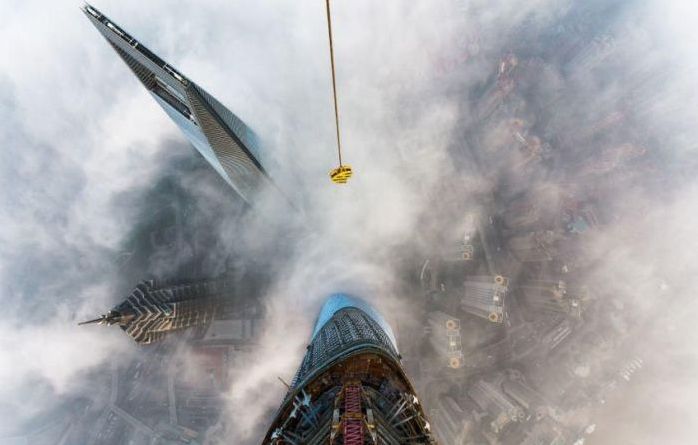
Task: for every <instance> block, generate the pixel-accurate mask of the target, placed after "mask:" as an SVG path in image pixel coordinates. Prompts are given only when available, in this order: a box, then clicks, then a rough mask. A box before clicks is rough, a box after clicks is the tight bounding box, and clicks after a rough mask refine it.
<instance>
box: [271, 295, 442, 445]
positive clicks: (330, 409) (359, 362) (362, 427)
mask: <svg viewBox="0 0 698 445" xmlns="http://www.w3.org/2000/svg"><path fill="white" fill-rule="evenodd" d="M328 443H329V444H348V445H359V444H378V443H380V444H395V445H397V444H432V443H434V439H433V436H432V434H431V431H430V427H429V423H428V422H427V420H426V418H425V415H424V412H423V410H422V407H421V405H420V402H419V399H418V398H417V396H416V395H415V391H414V388H413V387H412V385H411V383H410V381H409V380H408V379H407V377H406V375H405V373H404V371H403V369H402V367H401V365H400V354H399V352H398V349H397V344H396V342H395V337H394V335H393V332H392V330H391V328H390V326H389V325H388V323H387V322H386V321H385V320H384V319H383V317H382V316H381V315H380V314H379V313H378V312H377V311H376V310H375V309H373V307H371V306H370V305H369V304H368V303H366V302H365V301H363V300H361V299H359V298H355V297H352V296H348V295H344V294H336V295H333V296H331V297H330V298H329V299H328V300H327V302H326V303H325V305H324V307H323V308H322V310H321V311H320V315H319V316H318V320H317V323H316V325H315V329H314V330H313V333H312V336H311V340H310V344H309V345H308V348H307V352H306V354H305V357H303V361H302V362H301V365H300V368H299V369H298V372H297V373H296V376H295V378H294V380H293V382H292V384H291V385H290V388H289V391H288V393H287V395H286V397H285V398H284V400H283V402H282V404H281V407H280V408H279V410H278V412H277V414H276V417H275V419H274V421H273V422H272V425H271V427H270V428H269V430H268V432H267V434H266V437H265V438H264V441H263V444H274V445H281V444H308V445H311V444H328Z"/></svg>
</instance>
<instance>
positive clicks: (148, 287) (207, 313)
mask: <svg viewBox="0 0 698 445" xmlns="http://www.w3.org/2000/svg"><path fill="white" fill-rule="evenodd" d="M231 285H232V282H231V281H229V280H226V279H220V280H210V281H202V282H196V283H188V284H178V285H165V286H159V285H157V284H156V283H155V281H153V280H148V281H143V282H141V283H140V284H138V286H136V288H135V289H134V290H133V292H131V295H129V296H128V297H127V298H126V299H125V300H124V301H123V302H121V303H120V304H118V305H117V306H115V307H114V308H113V309H111V310H110V311H109V312H107V313H106V314H104V315H102V316H101V317H99V318H96V319H94V320H90V321H86V322H83V323H80V324H89V323H99V324H104V325H108V326H112V325H117V326H119V327H120V328H121V329H123V330H124V332H126V333H127V334H128V335H129V336H130V337H131V338H133V340H135V341H136V342H137V343H142V344H149V343H153V342H155V341H157V340H160V339H162V338H163V337H165V335H167V334H168V333H170V332H173V331H180V330H183V329H187V328H192V327H201V328H202V329H203V328H205V327H206V326H208V325H209V324H210V323H211V321H212V320H213V319H214V317H215V315H216V313H217V312H218V311H219V310H220V309H221V308H222V307H223V304H224V302H225V297H226V295H228V293H229V292H230V291H231V289H232V288H231ZM250 335H251V334H250Z"/></svg>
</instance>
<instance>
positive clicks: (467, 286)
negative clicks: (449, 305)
mask: <svg viewBox="0 0 698 445" xmlns="http://www.w3.org/2000/svg"><path fill="white" fill-rule="evenodd" d="M508 286H509V280H507V279H506V278H504V277H502V276H500V275H496V276H472V277H468V278H467V279H466V280H465V282H464V283H463V295H462V297H461V300H460V307H461V309H463V310H464V311H466V312H468V313H470V314H473V315H476V316H478V317H481V318H485V319H487V320H489V321H491V322H493V323H502V322H503V321H504V316H505V313H506V312H505V298H506V293H507V290H508Z"/></svg>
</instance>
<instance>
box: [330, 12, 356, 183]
mask: <svg viewBox="0 0 698 445" xmlns="http://www.w3.org/2000/svg"><path fill="white" fill-rule="evenodd" d="M325 5H326V6H327V32H328V34H329V36H330V66H331V67H332V93H333V97H334V123H335V128H336V130H337V155H338V157H339V167H337V168H333V169H332V171H330V179H331V180H332V182H334V183H335V184H346V183H347V181H348V180H349V178H351V175H352V173H353V172H352V170H351V166H350V165H346V164H342V143H341V139H340V137H339V108H338V106H337V80H336V75H335V69H334V49H333V47H332V16H331V14H330V0H325Z"/></svg>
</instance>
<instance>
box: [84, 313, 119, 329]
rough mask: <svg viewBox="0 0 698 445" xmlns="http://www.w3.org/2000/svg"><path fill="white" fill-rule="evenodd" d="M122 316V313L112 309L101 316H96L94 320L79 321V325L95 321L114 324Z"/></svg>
mask: <svg viewBox="0 0 698 445" xmlns="http://www.w3.org/2000/svg"><path fill="white" fill-rule="evenodd" d="M122 318H123V315H122V314H121V313H119V312H117V311H113V310H112V311H109V312H107V313H106V314H103V315H100V317H99V318H95V319H94V320H87V321H83V322H81V323H78V326H82V325H85V324H94V323H99V324H107V325H113V324H114V323H118V322H119V321H121V319H122Z"/></svg>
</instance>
